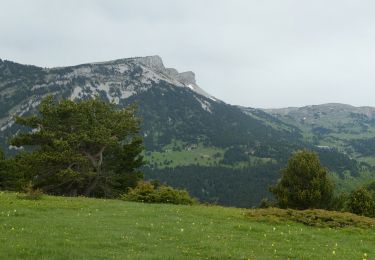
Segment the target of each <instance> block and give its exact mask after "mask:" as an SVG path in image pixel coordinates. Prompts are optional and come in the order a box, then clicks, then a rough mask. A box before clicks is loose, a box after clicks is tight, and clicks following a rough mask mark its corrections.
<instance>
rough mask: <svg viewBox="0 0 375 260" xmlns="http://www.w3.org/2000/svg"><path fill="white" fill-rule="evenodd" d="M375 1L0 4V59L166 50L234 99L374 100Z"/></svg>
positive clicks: (62, 59)
mask: <svg viewBox="0 0 375 260" xmlns="http://www.w3.org/2000/svg"><path fill="white" fill-rule="evenodd" d="M374 11H375V1H373V0H352V1H348V0H329V1H327V0H314V1H311V0H231V1H228V0H178V1H176V0H33V1H30V0H0V58H1V59H7V60H12V61H16V62H19V63H24V64H33V65H38V66H42V67H54V66H67V65H77V64H82V63H87V62H98V61H107V60H113V59H119V58H127V57H134V56H148V55H159V56H161V57H162V58H163V61H164V65H165V66H166V67H173V68H176V69H177V70H179V71H188V70H190V71H194V72H195V74H196V80H197V83H198V85H199V86H200V87H201V88H203V89H204V90H206V91H207V92H209V93H210V94H211V95H213V96H215V97H216V98H219V99H221V100H223V101H225V102H227V103H230V104H234V105H242V106H248V107H259V108H278V107H289V106H305V105H312V104H322V103H331V102H335V103H346V104H351V105H355V106H375V98H374V97H375V15H374Z"/></svg>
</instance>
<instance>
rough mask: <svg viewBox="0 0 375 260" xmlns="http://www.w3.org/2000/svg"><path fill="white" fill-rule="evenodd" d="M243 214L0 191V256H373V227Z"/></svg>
mask: <svg viewBox="0 0 375 260" xmlns="http://www.w3.org/2000/svg"><path fill="white" fill-rule="evenodd" d="M249 212H250V210H245V209H238V208H225V207H218V206H204V205H198V206H179V205H159V204H142V203H130V202H123V201H119V200H100V199H88V198H64V197H52V196H44V197H43V198H42V199H41V200H35V201H32V200H24V199H19V198H17V195H16V194H15V193H7V192H1V193H0V259H207V258H208V259H375V229H374V227H372V228H371V227H370V228H358V227H345V228H318V227H310V226H306V225H303V224H300V223H295V222H273V221H270V220H266V219H265V220H263V221H262V220H261V219H254V218H249V216H248V213H249Z"/></svg>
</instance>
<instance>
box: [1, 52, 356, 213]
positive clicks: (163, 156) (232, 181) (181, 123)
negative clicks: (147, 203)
mask: <svg viewBox="0 0 375 260" xmlns="http://www.w3.org/2000/svg"><path fill="white" fill-rule="evenodd" d="M46 95H55V96H56V97H58V98H61V97H64V98H70V99H73V100H79V99H86V98H91V97H95V96H99V97H100V98H102V99H103V100H106V101H109V102H113V103H115V104H116V105H117V106H118V107H124V106H127V105H128V104H131V103H134V102H136V103H138V106H139V109H138V114H139V116H140V117H141V118H142V131H141V134H142V135H143V137H144V143H145V147H146V151H145V157H146V159H147V162H148V163H147V166H146V167H145V168H144V172H145V175H146V178H149V179H159V180H161V181H162V182H166V183H168V184H170V185H173V186H176V187H183V188H187V189H188V190H189V191H190V192H191V193H192V195H193V196H196V197H198V198H199V199H201V200H202V201H207V202H216V203H219V204H225V205H234V206H243V207H248V206H254V205H256V204H258V203H259V201H260V200H261V199H262V198H263V197H269V196H270V194H269V192H268V186H269V185H271V184H273V183H275V182H276V181H277V179H278V178H279V170H280V168H282V167H283V166H285V164H286V162H287V159H288V157H289V156H290V154H291V153H293V152H294V151H295V150H297V149H303V148H309V149H314V150H316V151H317V152H318V153H319V154H320V155H321V158H322V159H324V164H325V166H326V167H328V168H329V169H330V170H331V171H332V172H336V173H337V174H339V175H340V174H341V175H342V173H343V172H344V171H346V172H349V175H351V176H354V177H355V176H357V175H358V174H359V172H360V170H361V165H360V164H358V163H357V161H355V160H351V159H350V158H349V157H348V156H347V155H345V154H343V153H340V152H339V151H337V150H335V149H330V150H326V149H321V148H319V147H317V146H315V145H314V144H313V143H311V142H309V140H308V139H306V138H305V135H306V130H305V129H302V128H300V125H298V124H295V123H294V121H293V120H289V121H288V120H285V118H286V117H285V116H279V115H277V116H274V115H272V114H270V113H268V111H266V112H265V111H262V110H260V109H254V108H243V107H238V106H232V105H229V104H226V103H225V102H223V101H221V100H218V99H217V98H215V97H213V96H212V95H210V94H208V93H206V92H205V91H204V90H203V89H202V88H200V87H199V86H198V84H197V82H196V80H195V75H194V73H193V72H182V73H179V72H178V71H177V70H175V69H172V68H166V67H165V66H164V64H163V62H162V59H161V58H160V57H159V56H150V57H135V58H127V59H119V60H114V61H108V62H101V63H89V64H82V65H77V66H70V67H59V68H41V67H36V66H30V65H22V64H18V63H14V62H11V61H2V60H1V61H0V103H1V107H0V144H1V146H2V147H3V148H4V149H6V151H7V153H8V154H14V153H16V152H17V151H16V150H15V149H14V147H11V146H8V145H7V140H8V139H9V138H10V137H11V136H12V135H14V134H15V133H17V131H18V130H19V126H17V125H15V124H14V122H13V119H12V115H14V114H16V115H29V114H31V113H34V112H35V111H36V108H37V106H38V104H39V103H40V101H41V99H42V98H43V97H44V96H46ZM254 95H256V93H254Z"/></svg>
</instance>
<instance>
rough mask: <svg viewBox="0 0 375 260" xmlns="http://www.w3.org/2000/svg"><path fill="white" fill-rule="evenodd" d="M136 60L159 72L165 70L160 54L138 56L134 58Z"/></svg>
mask: <svg viewBox="0 0 375 260" xmlns="http://www.w3.org/2000/svg"><path fill="white" fill-rule="evenodd" d="M134 61H136V62H138V63H140V64H142V65H144V66H146V67H148V68H150V69H153V70H154V71H157V72H163V71H164V70H165V67H164V64H163V60H162V59H161V57H160V56H158V55H154V56H146V57H137V58H134Z"/></svg>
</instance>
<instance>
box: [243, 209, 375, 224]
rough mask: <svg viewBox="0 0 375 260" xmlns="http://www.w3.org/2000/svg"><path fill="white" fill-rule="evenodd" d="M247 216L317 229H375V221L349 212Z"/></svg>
mask: <svg viewBox="0 0 375 260" xmlns="http://www.w3.org/2000/svg"><path fill="white" fill-rule="evenodd" d="M247 216H248V217H249V218H251V219H254V220H258V221H268V222H274V223H275V222H276V223H280V222H286V221H293V222H298V223H302V224H304V225H307V226H315V227H331V228H332V227H335V228H342V227H347V226H353V227H360V228H372V229H375V219H371V218H367V217H362V216H358V215H355V214H352V213H347V212H345V213H344V212H337V211H328V210H324V209H308V210H294V209H280V208H266V209H252V210H250V211H249V213H248V214H247Z"/></svg>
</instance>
